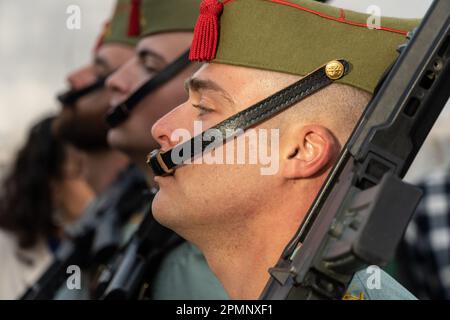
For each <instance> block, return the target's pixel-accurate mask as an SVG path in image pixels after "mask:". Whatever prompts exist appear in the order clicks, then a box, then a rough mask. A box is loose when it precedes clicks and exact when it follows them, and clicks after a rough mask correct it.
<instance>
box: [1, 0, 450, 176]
mask: <svg viewBox="0 0 450 320" xmlns="http://www.w3.org/2000/svg"><path fill="white" fill-rule="evenodd" d="M161 1H163V0H161ZM330 3H331V4H333V5H336V6H340V7H344V8H349V9H354V10H357V11H362V12H365V11H366V10H367V8H369V7H370V6H371V5H377V6H378V7H379V8H380V9H381V14H382V15H384V16H400V17H408V18H416V17H421V16H423V14H424V12H425V11H426V10H427V8H428V6H429V5H430V4H431V0H396V1H392V0H333V1H331V2H330ZM70 5H77V6H79V7H80V9H81V29H80V30H69V29H68V28H67V27H66V20H67V18H68V17H69V14H67V13H66V10H67V8H68V7H69V6H70ZM112 6H113V1H112V0H97V1H92V0H38V1H29V0H0V44H1V47H0V65H1V68H0V70H1V72H0V176H1V175H2V173H4V172H5V170H6V169H7V166H8V164H9V162H10V160H11V157H12V156H13V155H14V152H15V151H16V149H17V148H18V147H19V146H20V144H21V143H22V141H23V139H24V137H25V134H26V132H27V129H28V128H29V126H30V125H31V124H32V123H33V122H34V121H36V120H37V119H39V118H41V117H42V116H44V115H46V114H48V113H51V112H53V111H56V110H57V104H56V102H55V99H54V97H55V94H56V93H57V92H59V91H61V90H63V89H64V88H65V76H66V74H67V73H68V72H69V71H71V70H73V69H74V68H76V67H78V66H81V65H83V64H84V63H86V62H87V61H88V60H89V59H90V53H91V52H92V48H93V46H94V44H95V42H96V38H97V35H98V33H99V31H100V30H101V27H102V24H103V23H104V21H105V19H106V17H107V16H108V15H109V14H110V12H111V10H112ZM449 120H450V110H449V108H446V110H445V111H444V114H443V115H442V116H441V118H440V120H439V123H438V124H437V125H436V126H435V129H434V130H433V132H432V135H431V137H430V138H429V139H428V141H427V143H426V145H425V146H424V148H423V149H422V152H421V154H420V155H419V157H418V158H417V160H416V162H415V164H414V166H413V168H412V169H411V170H410V173H409V175H408V180H410V181H414V180H417V179H419V178H420V177H421V176H423V175H424V174H427V173H429V171H430V170H432V169H435V168H437V167H439V166H442V165H445V164H448V163H450V126H449V125H447V124H448V123H449Z"/></svg>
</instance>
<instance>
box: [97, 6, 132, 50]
mask: <svg viewBox="0 0 450 320" xmlns="http://www.w3.org/2000/svg"><path fill="white" fill-rule="evenodd" d="M130 11H131V0H117V3H116V7H115V9H114V14H113V17H112V19H111V20H110V21H109V23H108V25H107V27H106V30H105V34H104V36H103V39H102V43H104V44H105V43H120V44H126V45H130V46H133V47H134V46H136V44H137V42H138V41H139V36H132V37H130V36H128V27H129V19H130Z"/></svg>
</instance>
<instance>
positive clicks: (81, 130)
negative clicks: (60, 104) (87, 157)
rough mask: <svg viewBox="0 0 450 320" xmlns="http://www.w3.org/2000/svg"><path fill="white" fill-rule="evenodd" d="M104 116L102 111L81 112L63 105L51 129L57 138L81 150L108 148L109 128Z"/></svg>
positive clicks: (89, 150) (90, 150)
mask: <svg viewBox="0 0 450 320" xmlns="http://www.w3.org/2000/svg"><path fill="white" fill-rule="evenodd" d="M104 117H105V113H104V112H95V113H94V112H93V113H90V114H82V113H80V112H78V111H77V109H75V108H70V107H65V108H63V110H62V111H61V113H60V114H59V116H58V117H57V119H56V120H55V122H54V124H53V131H54V133H55V135H56V136H57V137H58V138H60V139H61V140H63V141H65V142H67V143H69V144H72V145H73V146H75V147H76V148H78V149H80V150H82V151H86V152H92V151H100V150H105V149H109V145H108V142H107V134H108V129H109V128H108V126H107V124H106V123H105V120H104Z"/></svg>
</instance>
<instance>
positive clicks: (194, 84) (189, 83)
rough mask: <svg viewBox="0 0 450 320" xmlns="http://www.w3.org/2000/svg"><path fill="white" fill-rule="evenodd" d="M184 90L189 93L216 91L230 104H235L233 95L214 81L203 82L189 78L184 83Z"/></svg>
mask: <svg viewBox="0 0 450 320" xmlns="http://www.w3.org/2000/svg"><path fill="white" fill-rule="evenodd" d="M184 88H185V89H186V91H187V92H189V90H192V91H196V92H199V91H202V90H204V91H215V92H217V93H219V94H220V95H221V96H222V97H223V98H225V99H226V100H228V102H230V103H231V104H234V100H233V98H232V97H231V95H230V94H229V93H228V92H227V91H226V90H225V89H223V88H222V87H221V86H220V85H218V84H217V83H216V82H214V81H212V80H201V79H198V78H189V79H187V80H186V81H185V82H184Z"/></svg>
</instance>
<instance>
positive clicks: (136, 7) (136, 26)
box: [128, 0, 141, 37]
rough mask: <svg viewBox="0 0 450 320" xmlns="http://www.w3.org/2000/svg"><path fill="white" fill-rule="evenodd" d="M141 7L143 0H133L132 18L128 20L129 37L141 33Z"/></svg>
mask: <svg viewBox="0 0 450 320" xmlns="http://www.w3.org/2000/svg"><path fill="white" fill-rule="evenodd" d="M140 7H141V0H131V10H130V19H129V21H128V36H129V37H138V36H139V35H140V34H141V27H140V18H141V13H140Z"/></svg>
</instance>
